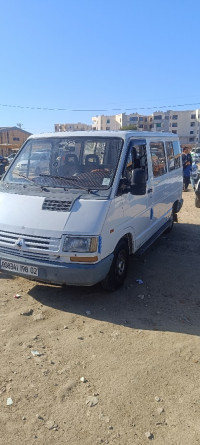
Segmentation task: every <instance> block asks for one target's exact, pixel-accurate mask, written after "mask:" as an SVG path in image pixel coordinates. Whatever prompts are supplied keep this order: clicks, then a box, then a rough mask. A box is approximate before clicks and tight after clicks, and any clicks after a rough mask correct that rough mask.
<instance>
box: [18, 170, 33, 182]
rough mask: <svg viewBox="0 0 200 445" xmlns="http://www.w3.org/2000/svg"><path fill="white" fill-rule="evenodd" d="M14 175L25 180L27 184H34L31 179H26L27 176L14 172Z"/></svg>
mask: <svg viewBox="0 0 200 445" xmlns="http://www.w3.org/2000/svg"><path fill="white" fill-rule="evenodd" d="M15 175H16V176H18V177H20V178H24V179H26V181H28V182H31V183H34V181H33V179H30V178H28V177H27V176H24V175H20V173H16V172H15Z"/></svg>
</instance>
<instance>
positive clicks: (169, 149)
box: [165, 141, 175, 171]
mask: <svg viewBox="0 0 200 445" xmlns="http://www.w3.org/2000/svg"><path fill="white" fill-rule="evenodd" d="M165 147H166V154H167V165H168V171H171V170H174V169H175V160H174V147H173V142H171V141H170V142H165Z"/></svg>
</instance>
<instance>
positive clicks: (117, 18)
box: [0, 0, 200, 133]
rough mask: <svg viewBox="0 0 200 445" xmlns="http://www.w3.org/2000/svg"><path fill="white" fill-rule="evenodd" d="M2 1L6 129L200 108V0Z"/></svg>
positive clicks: (0, 114) (0, 98)
mask: <svg viewBox="0 0 200 445" xmlns="http://www.w3.org/2000/svg"><path fill="white" fill-rule="evenodd" d="M0 5H1V9H0V10H1V26H0V41H1V55H0V57H1V59H0V60H1V63H0V67H1V68H0V127H2V126H15V125H16V124H17V123H21V124H22V125H23V126H22V128H23V129H24V130H27V131H30V132H31V133H38V132H43V131H54V124H55V123H69V122H70V123H71V122H72V123H73V122H85V123H88V124H91V117H92V116H95V115H97V114H105V115H106V114H116V113H118V112H119V113H120V112H126V113H127V114H129V113H131V112H136V111H137V112H139V113H141V114H142V113H143V114H150V113H152V112H153V111H156V110H160V109H163V110H166V109H165V108H162V107H164V106H168V105H178V104H180V105H182V104H196V103H197V105H191V106H190V105H188V106H187V105H185V106H181V107H168V108H171V109H178V110H181V109H195V108H200V92H199V89H200V88H199V86H200V82H199V71H200V70H199V64H200V62H199V16H200V2H199V0H193V1H192V2H190V1H189V0H168V1H162V0H159V1H158V0H153V1H149V0H143V1H140V2H139V1H136V0H126V1H124V2H122V1H118V0H116V1H114V0H99V1H97V0H96V1H95V0H73V1H72V2H71V1H68V0H65V1H64V0H59V1H57V2H56V1H55V0H54V1H53V0H34V1H32V2H29V1H27V0H18V1H16V0H7V1H6V2H5V1H3V0H2V1H1V4H0ZM198 103H199V105H198ZM26 107H30V108H26ZM39 107H41V108H42V109H41V110H39V109H37V108H39ZM31 108H32V109H31ZM45 108H51V109H53V110H45ZM59 108H61V109H65V110H63V111H59V110H58V109H59ZM143 108H144V109H143ZM128 109H130V110H128ZM73 110H80V111H73ZM82 110H94V111H82ZM102 110H105V111H102Z"/></svg>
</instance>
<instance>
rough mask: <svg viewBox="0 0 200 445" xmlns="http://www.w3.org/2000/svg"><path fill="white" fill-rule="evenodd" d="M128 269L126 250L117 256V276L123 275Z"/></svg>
mask: <svg viewBox="0 0 200 445" xmlns="http://www.w3.org/2000/svg"><path fill="white" fill-rule="evenodd" d="M125 270H126V255H125V252H124V251H123V252H122V251H121V252H119V255H118V257H117V261H116V266H115V275H116V277H119V278H121V277H123V275H124V273H125Z"/></svg>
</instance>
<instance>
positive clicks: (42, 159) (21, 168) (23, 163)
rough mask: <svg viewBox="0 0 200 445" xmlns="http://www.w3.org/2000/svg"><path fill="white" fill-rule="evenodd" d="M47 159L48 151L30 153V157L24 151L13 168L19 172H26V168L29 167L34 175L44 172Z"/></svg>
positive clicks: (48, 156) (46, 166)
mask: <svg viewBox="0 0 200 445" xmlns="http://www.w3.org/2000/svg"><path fill="white" fill-rule="evenodd" d="M49 159H50V152H45V151H43V152H42V151H41V152H39V151H38V152H34V153H32V155H31V157H30V159H29V157H28V155H27V153H25V155H24V157H23V155H22V157H21V159H20V160H19V162H18V163H17V164H16V166H15V169H16V171H18V173H20V174H25V173H27V170H28V169H29V171H30V172H32V173H34V174H35V175H39V174H40V172H41V171H43V172H44V171H47V170H48V167H49Z"/></svg>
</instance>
